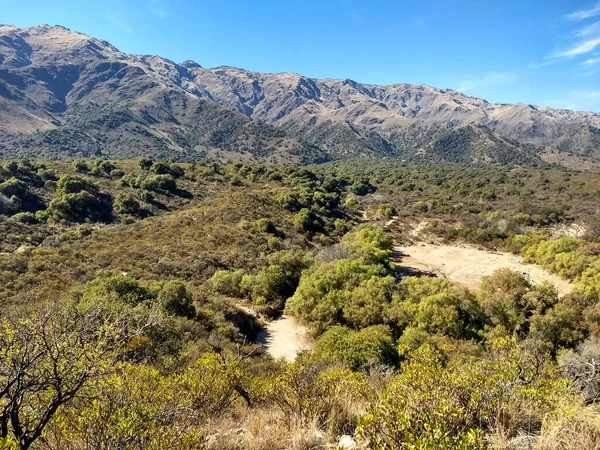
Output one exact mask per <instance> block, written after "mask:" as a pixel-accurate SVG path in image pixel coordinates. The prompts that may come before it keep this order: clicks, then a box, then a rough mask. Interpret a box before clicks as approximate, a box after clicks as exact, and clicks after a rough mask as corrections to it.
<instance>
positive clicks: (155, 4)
mask: <svg viewBox="0 0 600 450" xmlns="http://www.w3.org/2000/svg"><path fill="white" fill-rule="evenodd" d="M148 9H149V10H150V12H151V13H152V14H154V15H155V16H156V17H158V18H159V19H164V18H165V17H167V16H168V15H169V10H168V8H167V4H166V3H165V2H164V1H162V0H150V3H149V4H148Z"/></svg>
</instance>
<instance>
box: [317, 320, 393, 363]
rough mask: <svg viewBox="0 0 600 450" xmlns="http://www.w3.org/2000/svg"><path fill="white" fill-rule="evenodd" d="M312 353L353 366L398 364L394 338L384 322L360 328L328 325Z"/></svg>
mask: <svg viewBox="0 0 600 450" xmlns="http://www.w3.org/2000/svg"><path fill="white" fill-rule="evenodd" d="M315 354H316V355H317V356H318V357H319V358H323V359H325V360H328V361H333V362H337V363H342V364H344V365H346V366H348V367H350V368H351V369H353V370H360V369H369V368H372V367H376V368H378V367H381V366H387V367H394V366H396V365H397V364H398V351H397V350H396V346H395V341H394V338H393V336H392V332H391V330H390V329H389V327H387V326H385V325H374V326H370V327H366V328H363V329H362V330H360V331H353V330H350V329H348V328H345V327H340V326H335V327H331V328H329V329H328V330H327V331H326V332H325V333H323V334H322V335H321V336H320V337H319V339H318V341H317V344H316V348H315Z"/></svg>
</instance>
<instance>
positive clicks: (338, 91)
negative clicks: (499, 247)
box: [190, 67, 600, 157]
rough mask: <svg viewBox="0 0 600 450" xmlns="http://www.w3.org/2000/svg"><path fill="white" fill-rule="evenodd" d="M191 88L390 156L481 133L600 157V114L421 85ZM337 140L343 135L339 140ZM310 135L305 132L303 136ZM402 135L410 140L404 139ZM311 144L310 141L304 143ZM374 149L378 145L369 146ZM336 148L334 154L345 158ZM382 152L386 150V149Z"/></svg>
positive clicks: (203, 74)
mask: <svg viewBox="0 0 600 450" xmlns="http://www.w3.org/2000/svg"><path fill="white" fill-rule="evenodd" d="M190 72H191V73H192V74H193V75H195V81H196V83H197V84H199V85H201V86H202V87H203V88H204V89H205V90H207V91H208V92H210V94H211V96H212V98H214V99H215V100H216V101H218V102H219V103H220V104H222V105H226V106H229V107H235V108H237V109H238V110H239V111H241V112H243V113H244V114H247V115H248V116H249V117H252V118H256V119H260V120H263V121H265V122H266V123H271V124H275V125H278V126H280V127H282V128H283V129H284V130H287V131H289V132H290V133H291V134H295V135H304V134H305V133H306V129H305V127H306V125H307V124H310V125H309V126H310V128H312V129H314V128H321V129H322V128H323V127H324V126H326V128H328V130H329V131H328V132H326V133H321V134H320V135H319V139H314V140H313V143H315V144H321V141H325V142H326V141H327V137H324V136H323V134H325V135H329V134H332V133H334V134H337V135H339V134H340V133H342V132H341V131H340V130H339V128H340V127H342V128H343V129H345V130H350V131H352V132H353V134H354V137H355V138H356V139H363V140H364V139H367V140H368V139H369V138H368V136H369V135H370V136H371V140H373V137H374V134H376V135H377V137H376V138H375V139H374V140H375V141H378V140H384V141H385V142H386V143H387V144H390V145H391V147H392V148H393V149H394V151H395V152H396V153H399V154H405V155H406V154H413V153H414V152H416V151H418V150H419V147H421V146H424V145H427V143H428V141H429V140H430V139H431V138H432V137H433V139H436V138H437V136H438V135H441V134H443V133H445V131H446V130H447V129H450V128H457V127H462V126H466V125H476V126H485V127H487V128H489V129H490V130H491V131H492V132H494V133H497V134H499V135H500V136H502V137H505V138H509V139H514V140H516V141H518V143H521V144H531V145H536V146H540V147H553V148H557V149H560V150H562V151H569V152H572V153H574V154H579V155H589V156H594V157H600V114H595V113H587V112H574V111H569V110H553V109H550V108H545V107H534V106H531V105H524V104H515V105H505V104H491V103H488V102H486V101H485V100H482V99H479V98H476V97H470V96H467V95H464V94H462V93H460V92H458V91H455V90H452V89H446V90H444V89H436V88H433V87H429V86H424V85H410V84H394V85H390V86H375V85H368V84H361V83H356V82H354V81H352V80H317V79H309V78H306V77H303V76H301V75H296V74H263V73H256V72H248V71H245V70H241V69H236V68H231V67H221V68H216V69H203V68H200V67H196V68H192V69H190ZM342 134H343V133H342ZM309 135H310V132H309ZM405 135H407V136H408V137H409V139H403V136H405ZM309 140H310V139H309ZM371 146H372V147H373V148H375V149H376V148H377V146H378V145H377V143H376V142H371ZM339 147H340V148H338V149H336V150H337V151H343V149H342V148H341V147H342V146H339ZM384 147H385V146H384Z"/></svg>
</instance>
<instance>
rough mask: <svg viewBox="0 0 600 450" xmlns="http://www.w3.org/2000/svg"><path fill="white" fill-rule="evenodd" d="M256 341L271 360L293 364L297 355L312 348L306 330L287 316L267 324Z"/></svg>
mask: <svg viewBox="0 0 600 450" xmlns="http://www.w3.org/2000/svg"><path fill="white" fill-rule="evenodd" d="M256 341H257V343H260V344H263V345H265V347H266V349H267V353H269V354H270V355H271V356H272V357H273V358H276V359H279V358H283V359H285V360H286V361H287V362H294V361H295V360H296V356H298V353H300V352H301V351H303V350H310V349H312V348H313V341H312V339H311V336H310V331H308V328H306V327H305V326H304V325H302V324H301V323H299V322H298V321H297V320H296V319H295V318H293V317H289V316H281V317H279V318H278V319H275V320H273V321H271V322H269V323H268V324H267V325H266V326H265V329H264V330H263V331H262V332H261V333H259V335H258V337H257V339H256Z"/></svg>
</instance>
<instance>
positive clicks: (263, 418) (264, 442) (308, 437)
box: [206, 409, 335, 450]
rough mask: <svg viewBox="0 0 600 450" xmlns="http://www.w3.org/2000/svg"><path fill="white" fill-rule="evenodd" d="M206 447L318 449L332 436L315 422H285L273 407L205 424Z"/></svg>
mask: <svg viewBox="0 0 600 450" xmlns="http://www.w3.org/2000/svg"><path fill="white" fill-rule="evenodd" d="M206 434H207V436H208V445H207V448H208V449H209V450H242V449H243V450H321V449H326V448H328V447H329V444H330V443H331V442H332V441H334V440H335V437H334V436H327V434H326V433H324V432H322V431H321V430H319V428H318V427H317V426H316V424H315V423H311V424H302V423H299V422H294V423H291V424H289V425H288V424H286V423H285V421H284V417H283V414H282V413H280V412H279V411H277V410H275V409H254V410H245V411H240V412H239V413H238V414H234V415H232V416H229V417H227V418H223V419H220V420H217V421H214V422H211V423H210V424H209V425H208V426H207V427H206Z"/></svg>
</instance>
